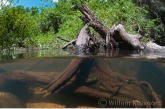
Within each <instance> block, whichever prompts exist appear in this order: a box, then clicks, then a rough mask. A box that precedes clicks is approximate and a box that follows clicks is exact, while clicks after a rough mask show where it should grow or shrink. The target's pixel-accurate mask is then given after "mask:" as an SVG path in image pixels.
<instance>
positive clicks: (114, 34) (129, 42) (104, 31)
mask: <svg viewBox="0 0 165 109" xmlns="http://www.w3.org/2000/svg"><path fill="white" fill-rule="evenodd" d="M79 9H80V11H81V13H82V14H83V16H80V19H81V20H82V21H83V22H85V23H90V26H91V27H92V28H93V29H94V30H95V31H96V32H98V33H99V34H100V35H101V37H102V38H103V39H104V40H105V45H106V48H110V47H113V48H116V47H119V48H127V49H128V48H129V49H130V48H131V49H140V50H141V49H144V47H143V46H142V44H141V42H140V41H139V39H140V37H141V36H140V35H131V34H128V33H127V32H126V31H125V29H124V27H123V26H122V25H121V24H119V25H117V26H113V27H112V28H111V29H108V28H107V27H106V26H104V25H103V23H101V22H100V21H99V20H98V19H97V17H96V16H95V15H94V13H93V12H92V11H91V10H90V9H89V8H88V7H87V6H86V5H82V6H81V7H80V8H79Z"/></svg>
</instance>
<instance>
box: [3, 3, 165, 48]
mask: <svg viewBox="0 0 165 109" xmlns="http://www.w3.org/2000/svg"><path fill="white" fill-rule="evenodd" d="M8 2H9V4H8V5H6V4H3V3H0V50H2V49H10V50H14V49H15V48H17V47H23V48H27V47H39V48H41V49H45V48H49V47H55V48H59V47H60V46H61V45H63V44H62V43H64V42H62V41H60V40H58V39H57V38H56V36H62V37H63V38H65V39H67V40H71V39H74V38H76V37H77V35H78V33H79V31H80V30H81V28H82V27H83V26H84V23H83V22H82V21H81V20H80V19H79V17H78V16H80V15H81V13H80V11H79V10H78V7H79V6H81V5H82V4H86V5H87V6H88V7H89V8H90V9H91V10H92V11H93V12H94V13H95V14H96V16H97V17H98V18H99V20H100V21H102V23H104V25H105V26H107V27H109V28H110V27H111V26H112V25H115V24H116V25H117V24H119V23H121V24H122V25H124V27H125V28H126V30H127V31H128V32H129V33H133V34H135V33H139V34H141V35H142V36H143V37H144V39H142V40H144V42H145V41H149V40H151V41H154V42H156V43H158V44H160V45H165V30H164V29H165V26H164V24H165V14H163V13H164V12H165V2H164V1H163V0H58V2H56V3H55V2H52V1H51V0H42V2H43V3H44V2H50V5H48V6H45V5H41V6H40V7H32V8H28V7H24V6H18V5H16V4H17V3H14V2H13V1H12V0H8ZM155 4H156V5H155ZM91 29H92V28H91ZM92 34H93V35H95V36H97V35H98V34H97V33H96V32H95V31H92Z"/></svg>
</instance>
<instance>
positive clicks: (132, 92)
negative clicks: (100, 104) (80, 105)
mask: <svg viewBox="0 0 165 109" xmlns="http://www.w3.org/2000/svg"><path fill="white" fill-rule="evenodd" d="M67 71H68V72H67ZM45 89H48V91H50V92H51V93H53V92H57V93H61V94H62V93H78V94H84V95H88V96H91V97H95V98H105V99H107V100H111V101H121V102H125V103H128V102H129V103H130V105H131V106H133V107H161V106H162V104H161V100H160V99H159V98H158V96H157V94H156V93H155V92H154V90H153V89H152V87H151V86H150V84H149V83H147V82H143V81H137V80H134V79H132V78H129V77H126V76H123V75H120V74H118V73H114V72H113V71H112V70H111V69H110V68H109V66H108V65H107V63H106V61H105V60H104V59H91V58H89V59H88V58H84V59H73V60H72V62H71V63H70V65H69V66H68V67H67V68H66V69H65V70H64V71H63V73H61V75H60V76H59V77H58V78H57V79H55V80H54V81H53V82H51V83H50V84H49V85H48V86H47V87H46V88H45ZM145 102H146V103H147V102H153V104H144V103H145ZM139 104H140V105H139Z"/></svg>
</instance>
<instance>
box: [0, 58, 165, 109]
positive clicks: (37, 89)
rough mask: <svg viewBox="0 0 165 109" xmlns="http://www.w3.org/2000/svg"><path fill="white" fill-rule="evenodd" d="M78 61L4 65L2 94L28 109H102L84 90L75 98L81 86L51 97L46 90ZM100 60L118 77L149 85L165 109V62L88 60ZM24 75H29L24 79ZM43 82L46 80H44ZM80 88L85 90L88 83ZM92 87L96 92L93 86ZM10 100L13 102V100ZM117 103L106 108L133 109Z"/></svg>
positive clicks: (0, 75)
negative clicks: (94, 108) (50, 82)
mask: <svg viewBox="0 0 165 109" xmlns="http://www.w3.org/2000/svg"><path fill="white" fill-rule="evenodd" d="M75 58H77V57H71V56H68V57H67V56H63V57H58V56H55V57H49V58H45V57H42V58H41V57H40V58H27V59H25V58H23V59H21V58H20V59H12V60H4V61H1V62H0V92H8V93H11V94H13V95H15V96H16V97H18V99H19V100H20V101H21V102H23V103H24V104H25V107H28V108H55V107H56V108H66V107H79V108H81V107H82V108H85V107H102V105H100V104H99V101H100V99H102V98H98V97H96V98H95V97H93V96H88V94H86V95H84V94H83V90H82V91H79V92H82V93H78V94H77V93H76V94H75V93H73V92H74V91H75V90H77V89H76V87H77V86H75V87H74V85H73V86H72V87H73V89H72V87H71V88H69V87H68V89H67V88H65V93H57V92H55V93H52V94H48V92H47V90H44V91H43V90H42V89H43V88H44V87H45V86H46V85H47V84H48V83H49V81H51V80H53V79H54V78H56V77H58V76H59V75H60V74H61V73H62V72H63V70H65V69H66V68H67V66H68V65H69V63H70V62H71V61H72V60H73V59H75ZM81 58H82V57H81ZM98 58H99V59H100V60H102V59H103V60H105V61H106V63H107V65H108V66H109V68H110V69H111V70H112V71H113V72H114V73H117V74H120V75H123V76H125V77H130V78H132V79H135V80H138V81H145V82H148V83H149V84H150V85H151V87H152V88H153V90H154V91H155V92H156V94H157V95H158V97H159V98H160V100H161V102H162V106H163V107H165V84H164V83H165V60H164V59H154V60H151V59H133V58H129V59H128V58H120V57H116V58H115V57H113V58H110V57H105V56H102V57H91V58H89V57H88V59H98ZM84 68H85V67H84ZM16 71H17V72H16ZM20 71H26V72H24V73H23V74H22V75H21V73H20ZM29 75H30V76H29ZM31 75H32V76H31ZM91 75H92V76H91ZM91 75H89V76H88V80H90V77H92V78H94V76H98V75H93V74H91ZM40 76H41V77H42V78H41V79H38V78H37V77H40ZM36 78H37V79H36ZM43 78H44V79H45V80H42V79H43ZM80 79H81V77H80ZM83 79H84V78H82V80H83ZM43 81H44V82H43ZM72 81H74V80H72ZM76 84H80V85H81V86H83V85H84V86H85V83H84V82H80V83H76ZM88 87H89V88H93V86H88ZM71 89H72V90H71ZM130 90H131V89H130ZM105 92H106V90H105ZM102 93H104V90H102ZM106 93H107V92H106ZM100 94H101V93H100ZM96 96H97V95H96ZM134 96H137V95H134ZM0 99H1V96H0ZM8 99H13V98H12V97H11V98H8ZM7 103H8V102H7ZM102 103H103V104H105V103H104V101H102ZM115 103H116V104H114V105H113V106H112V105H111V104H112V103H110V102H107V101H106V106H105V107H131V106H129V105H122V106H121V105H120V103H118V102H115ZM0 104H1V101H0ZM0 106H1V105H0ZM13 106H14V105H13ZM1 107H3V106H1Z"/></svg>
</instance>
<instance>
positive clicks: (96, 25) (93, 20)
mask: <svg viewBox="0 0 165 109" xmlns="http://www.w3.org/2000/svg"><path fill="white" fill-rule="evenodd" d="M79 10H80V11H81V13H82V14H83V15H84V16H80V19H81V20H82V21H84V22H85V23H90V26H91V27H92V28H93V29H94V30H95V31H96V32H98V33H99V34H100V35H101V37H102V38H103V39H104V40H106V36H107V35H109V34H110V31H109V29H108V28H107V27H106V26H104V25H103V24H102V23H101V21H99V20H98V18H97V17H96V16H95V14H94V13H93V12H92V11H91V10H90V9H89V8H88V7H87V6H86V5H82V6H81V7H80V8H79ZM110 40H111V41H112V42H113V43H114V45H116V46H117V45H118V44H117V42H116V41H115V40H114V39H113V38H110Z"/></svg>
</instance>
